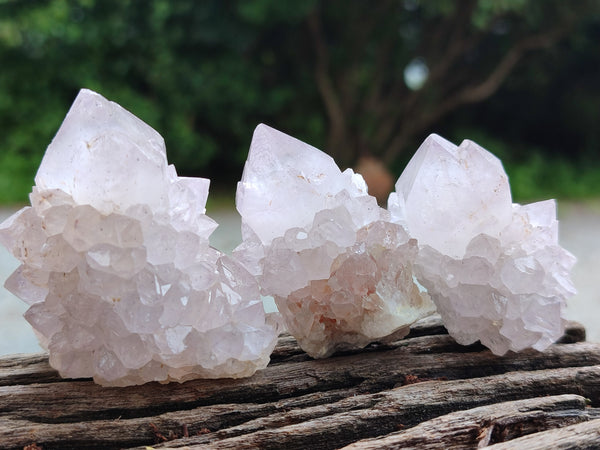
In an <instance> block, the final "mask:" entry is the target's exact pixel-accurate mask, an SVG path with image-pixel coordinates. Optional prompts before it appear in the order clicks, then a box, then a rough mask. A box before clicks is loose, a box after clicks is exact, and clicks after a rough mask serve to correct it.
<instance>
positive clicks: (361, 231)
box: [234, 125, 433, 357]
mask: <svg viewBox="0 0 600 450" xmlns="http://www.w3.org/2000/svg"><path fill="white" fill-rule="evenodd" d="M236 204H237V208H238V210H239V212H240V214H241V215H242V236H243V239H244V242H243V243H242V245H241V246H240V247H239V248H238V249H237V250H236V251H235V252H234V254H235V255H236V256H238V257H239V258H240V260H241V261H243V262H244V264H245V266H246V267H247V268H248V269H249V270H250V271H251V272H252V273H254V274H255V275H256V276H257V277H258V279H259V282H260V285H261V288H262V292H263V294H265V295H272V296H273V297H274V299H275V302H276V304H277V306H278V308H279V311H280V312H281V314H282V315H283V318H284V320H285V324H286V326H287V328H288V330H289V331H290V332H291V333H292V334H293V335H294V336H295V337H296V339H297V340H298V342H299V344H300V345H301V347H302V348H303V349H304V350H305V351H306V352H307V353H308V354H310V355H311V356H314V357H325V356H328V355H330V354H331V353H333V352H334V351H335V350H336V349H347V348H360V347H364V346H365V345H367V344H368V343H370V342H372V341H375V340H378V339H382V338H385V337H386V336H389V335H391V334H395V336H400V335H402V334H406V333H407V332H408V327H409V325H410V324H411V323H413V322H414V321H416V320H418V319H419V318H421V317H423V316H425V315H428V314H430V313H431V312H432V309H433V305H432V303H431V301H430V299H429V297H428V295H427V294H426V293H423V292H421V291H420V290H419V288H418V286H417V284H416V283H415V281H414V279H413V263H412V262H413V260H415V259H416V254H417V243H416V241H415V240H414V239H410V238H409V236H408V235H407V233H406V232H405V231H404V229H403V227H402V226H401V225H398V224H394V223H391V221H390V216H389V214H388V212H387V211H386V210H384V209H382V208H380V207H379V206H378V205H377V202H376V200H375V198H374V197H371V196H369V195H368V194H367V189H366V185H365V183H364V181H363V179H362V177H361V176H360V175H358V174H354V173H353V172H352V170H350V169H349V170H346V171H344V172H341V171H340V169H339V168H338V167H337V165H336V164H335V162H334V161H333V160H332V159H331V158H330V157H329V156H327V155H326V154H324V153H323V152H321V151H319V150H317V149H316V148H314V147H311V146H310V145H307V144H305V143H303V142H301V141H299V140H297V139H294V138H292V137H290V136H288V135H286V134H284V133H281V132H279V131H277V130H274V129H272V128H270V127H268V126H265V125H259V126H258V127H257V128H256V130H255V132H254V137H253V139H252V144H251V147H250V152H249V155H248V159H247V161H246V165H245V168H244V173H243V176H242V181H241V182H240V183H239V184H238V190H237V198H236Z"/></svg>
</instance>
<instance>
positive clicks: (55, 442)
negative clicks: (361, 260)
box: [0, 319, 600, 449]
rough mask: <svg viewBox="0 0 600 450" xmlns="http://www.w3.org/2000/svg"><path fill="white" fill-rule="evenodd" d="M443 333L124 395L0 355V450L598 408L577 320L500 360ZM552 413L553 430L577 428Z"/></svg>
mask: <svg viewBox="0 0 600 450" xmlns="http://www.w3.org/2000/svg"><path fill="white" fill-rule="evenodd" d="M444 332H445V330H444V328H443V327H442V326H441V323H440V322H439V320H431V319H430V320H428V321H424V322H421V323H419V324H418V325H417V326H415V327H414V328H413V330H412V331H411V334H410V335H409V337H408V338H406V339H403V340H400V341H397V342H393V343H391V344H385V345H384V344H374V345H371V346H369V347H368V348H366V349H364V350H361V351H353V352H346V353H343V354H339V355H336V356H334V357H333V358H329V359H325V360H317V361H315V360H312V359H311V358H309V357H308V356H307V355H306V354H304V353H303V352H302V351H301V350H300V349H299V348H298V346H297V344H296V342H295V341H294V340H293V338H291V337H290V336H283V337H282V338H281V339H280V341H279V344H278V346H277V348H276V350H275V352H274V354H273V358H272V363H271V364H270V365H269V367H267V368H266V369H265V370H263V371H261V372H259V373H257V374H256V375H254V376H253V377H251V378H248V379H240V380H195V381H190V382H187V383H184V384H168V385H160V384H158V383H149V384H146V385H143V386H132V387H128V388H102V387H100V386H97V385H95V384H94V383H93V382H91V381H90V380H63V379H61V378H60V377H58V376H57V374H56V372H55V371H53V370H52V369H51V368H50V366H49V365H48V363H47V357H46V356H45V355H42V354H40V355H32V356H13V357H6V358H0V448H15V449H16V448H19V449H22V448H24V447H25V446H26V445H30V444H34V443H35V444H37V445H39V446H41V447H42V448H43V449H52V448H67V449H68V448H128V447H135V446H142V447H141V448H145V446H148V445H155V446H156V447H169V448H175V447H184V446H188V447H192V448H193V447H194V446H196V447H198V448H206V446H212V447H214V448H256V447H259V448H286V449H287V448H310V447H313V448H315V449H321V448H323V449H325V448H327V449H329V448H339V447H342V446H344V445H347V444H351V443H353V442H356V441H358V440H361V439H365V438H375V437H378V436H385V435H389V434H390V433H394V432H396V431H397V430H398V427H399V426H402V427H404V428H403V429H404V430H405V432H407V431H408V430H410V429H412V428H411V427H416V426H424V425H425V424H426V423H428V421H432V420H436V418H438V419H439V418H440V417H441V416H444V415H448V414H457V415H458V416H460V415H461V414H466V413H467V412H468V411H469V410H472V409H473V408H477V407H482V406H485V405H493V406H490V407H491V408H499V409H501V410H505V405H506V404H507V403H506V402H511V401H515V400H519V399H535V398H536V397H542V396H548V395H554V396H556V395H561V394H572V395H579V396H583V397H586V398H588V399H589V401H590V402H591V405H592V406H593V408H588V409H584V410H582V409H581V408H572V409H573V411H575V410H577V411H578V412H577V414H575V413H572V414H575V416H577V417H579V418H584V417H587V418H592V416H593V411H596V410H595V409H594V408H596V407H598V406H600V344H592V343H586V342H575V343H569V342H574V341H579V340H580V339H582V338H584V336H585V334H584V330H583V328H582V327H581V326H580V325H577V324H570V325H569V327H568V332H567V333H566V338H565V339H564V340H563V341H564V342H567V343H565V344H555V345H553V346H552V347H550V348H549V349H548V350H547V351H545V352H543V353H540V352H535V351H525V352H522V353H519V354H514V353H511V354H508V355H505V356H503V357H498V356H494V355H492V354H491V353H490V352H489V351H487V350H485V349H484V348H483V347H481V346H480V345H473V346H468V347H463V346H460V345H458V344H456V343H455V342H454V341H453V340H452V339H451V338H450V337H449V336H448V335H446V334H443V333H444ZM569 398H571V400H569V401H575V400H572V399H573V398H574V397H569ZM581 401H582V400H581V398H580V397H577V400H576V401H575V403H577V404H578V405H580V404H581ZM559 403H560V402H559ZM560 404H563V403H560ZM556 411H558V412H556ZM556 411H554V412H553V411H550V410H549V411H547V412H546V416H544V417H545V419H544V420H545V422H546V423H547V425H546V428H548V427H550V426H552V425H551V424H552V423H554V424H555V425H556V426H564V425H568V424H570V423H573V422H569V421H568V420H566V419H565V420H563V419H561V418H560V417H559V416H560V411H562V410H560V408H559V409H557V410H556ZM588 416H589V417H588ZM465 417H467V416H465ZM465 420H466V419H465ZM502 420H508V419H502ZM582 420H583V419H582ZM573 421H575V419H573ZM466 423H467V422H465V426H466ZM419 424H421V425H419ZM513 428H515V429H517V428H518V426H517V427H513ZM496 429H499V428H496ZM511 429H512V428H511ZM528 429H529V428H528ZM538 429H539V430H541V429H544V427H542V426H539V427H538ZM565 429H566V428H565ZM531 430H533V429H531ZM533 431H535V430H533ZM533 431H529V432H533ZM523 434H525V432H523V433H521V434H519V433H513V432H511V433H509V434H508V435H509V436H510V438H511V439H512V438H516V437H518V436H522V435H523ZM494 439H496V438H494ZM494 439H491V440H490V443H491V442H499V441H498V440H494ZM208 448H211V447H208Z"/></svg>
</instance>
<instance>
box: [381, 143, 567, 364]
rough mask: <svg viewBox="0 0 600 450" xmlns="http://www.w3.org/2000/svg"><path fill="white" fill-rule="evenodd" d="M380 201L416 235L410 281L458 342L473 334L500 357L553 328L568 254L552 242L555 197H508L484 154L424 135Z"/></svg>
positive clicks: (553, 332) (535, 342) (553, 335)
mask: <svg viewBox="0 0 600 450" xmlns="http://www.w3.org/2000/svg"><path fill="white" fill-rule="evenodd" d="M388 207H389V210H390V212H391V214H392V218H393V220H394V221H395V222H396V223H398V224H401V225H403V226H404V227H405V228H406V230H407V231H408V233H409V234H410V236H412V237H414V238H416V239H417V240H418V242H419V252H418V257H417V260H416V272H417V277H418V280H419V282H420V283H421V284H422V285H423V286H425V287H426V288H427V291H428V292H429V294H430V295H431V297H432V298H433V300H434V301H435V303H436V305H437V309H438V311H439V313H440V314H441V316H442V319H443V321H444V324H445V326H446V328H447V329H448V331H449V332H450V334H451V335H452V336H453V337H454V338H455V339H456V340H457V341H458V342H459V343H461V344H471V343H473V342H475V341H477V340H480V341H481V343H482V344H484V345H485V346H487V347H489V348H490V349H491V350H492V351H493V352H494V353H496V354H499V355H501V354H504V353H506V352H507V351H508V350H513V351H519V350H522V349H524V348H527V347H533V348H535V349H537V350H543V349H545V348H546V347H548V346H549V345H550V344H551V343H553V342H554V341H556V340H557V339H558V338H559V337H560V336H561V335H562V333H563V331H564V324H565V321H564V319H563V313H564V307H565V301H566V299H567V298H568V297H570V296H572V295H573V294H574V293H575V289H574V287H573V284H572V283H571V280H570V270H571V268H572V266H573V264H574V263H575V258H574V257H573V256H572V255H571V254H570V253H569V252H567V251H566V250H564V249H563V248H561V247H560V246H559V245H558V222H557V220H556V207H555V203H554V201H553V200H548V201H543V202H538V203H533V204H529V205H519V204H513V203H512V200H511V193H510V187H509V184H508V178H507V176H506V174H505V172H504V169H503V167H502V164H501V162H500V160H498V159H497V158H496V157H495V156H493V155H492V154H491V153H489V152H487V151H486V150H485V149H483V148H481V147H480V146H478V145H477V144H475V143H474V142H471V141H464V142H463V143H462V144H461V145H460V146H458V147H457V146H456V145H454V144H452V143H451V142H448V141H446V140H445V139H443V138H441V137H439V136H437V135H431V136H429V137H428V138H427V139H426V140H425V142H424V143H423V144H422V145H421V147H420V148H419V149H418V150H417V152H416V154H415V155H414V157H413V158H412V159H411V161H410V162H409V164H408V166H407V167H406V169H405V170H404V172H403V173H402V175H401V176H400V179H399V180H398V182H397V184H396V192H395V193H392V194H391V195H390V199H389V205H388Z"/></svg>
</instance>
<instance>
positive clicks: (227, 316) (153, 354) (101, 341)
mask: <svg viewBox="0 0 600 450" xmlns="http://www.w3.org/2000/svg"><path fill="white" fill-rule="evenodd" d="M208 184H209V181H208V180H205V179H199V178H183V177H178V176H177V174H176V172H175V169H174V167H173V166H170V165H168V164H167V159H166V151H165V148H164V142H163V139H162V137H161V136H160V135H159V134H158V133H157V132H156V131H154V130H153V129H152V128H151V127H149V126H148V125H146V124H145V123H143V122H142V121H140V120H139V119H137V118H136V117H135V116H133V115H132V114H130V113H129V112H127V111H126V110H124V109H123V108H121V107H120V106H118V105H117V104H115V103H112V102H109V101H107V100H106V99H104V98H103V97H101V96H100V95H98V94H95V93H93V92H91V91H87V90H82V91H81V93H80V94H79V96H78V97H77V99H76V100H75V102H74V104H73V106H72V108H71V110H70V111H69V113H68V115H67V117H66V118H65V121H64V123H63V124H62V126H61V128H60V130H59V131H58V133H57V135H56V137H55V138H54V140H53V141H52V143H51V144H50V146H49V147H48V149H47V151H46V154H45V156H44V159H43V161H42V163H41V166H40V168H39V171H38V174H37V176H36V186H35V187H34V189H33V192H32V194H31V205H32V206H31V207H26V208H23V209H22V210H21V211H19V212H17V213H16V214H15V215H13V216H12V217H11V218H9V219H7V220H6V221H5V222H4V223H3V224H2V225H1V226H0V240H1V242H2V243H3V244H4V245H5V246H6V247H7V248H9V249H10V250H11V251H12V253H13V254H14V255H15V256H16V257H17V258H18V259H19V260H20V261H21V262H22V265H21V266H20V267H19V269H18V270H17V271H16V272H15V273H14V274H13V275H12V276H11V277H10V278H9V279H8V280H7V283H6V287H7V288H8V289H9V290H10V291H12V292H13V293H15V294H16V295H18V296H19V297H21V298H22V299H23V300H24V301H26V302H27V303H28V304H30V305H31V307H30V308H29V310H28V311H27V313H26V318H27V320H28V321H29V322H30V323H31V324H32V325H33V327H34V329H35V330H36V332H37V334H38V336H39V338H40V341H41V343H42V345H44V346H45V347H46V348H48V350H49V352H50V364H51V365H52V366H53V367H54V368H55V369H57V370H58V371H59V372H60V374H61V375H62V376H64V377H74V378H79V377H93V378H94V380H95V381H96V382H98V383H100V384H103V385H116V386H123V385H131V384H140V383H145V382H148V381H160V382H167V381H171V380H175V381H185V380H188V379H191V378H198V377H207V378H216V377H234V378H235V377H244V376H250V375H252V374H253V373H254V372H255V371H256V370H257V369H260V368H264V367H265V366H266V365H267V363H268V361H269V356H270V353H271V351H272V350H273V348H274V345H275V342H276V339H277V326H276V324H275V323H274V321H272V320H271V318H270V317H267V316H266V315H265V313H264V310H263V306H262V302H261V300H260V294H259V288H258V285H257V283H256V280H255V278H254V277H253V276H252V275H251V274H250V273H248V272H247V271H246V270H245V269H244V268H243V267H242V266H241V265H240V264H239V263H237V262H236V261H235V260H234V259H232V258H230V257H227V256H224V255H222V254H220V253H219V252H218V251H216V250H214V249H213V248H211V247H210V246H209V243H208V238H209V236H210V234H211V233H212V231H213V230H214V229H215V228H216V223H215V222H214V221H212V220H211V219H210V218H209V217H207V216H206V215H205V209H204V206H205V202H206V198H207V195H208Z"/></svg>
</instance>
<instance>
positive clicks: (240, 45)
mask: <svg viewBox="0 0 600 450" xmlns="http://www.w3.org/2000/svg"><path fill="white" fill-rule="evenodd" d="M81 87H87V88H90V89H93V90H95V91H97V92H99V93H100V94H102V95H103V96H105V97H107V98H108V99H110V100H113V101H115V102H117V103H119V104H121V105H122V106H124V107H125V108H127V109H128V110H130V111H131V112H133V113H134V114H136V115H137V116H139V117H140V118H142V119H143V120H144V121H146V122H148V123H149V124H150V125H152V126H153V127H154V128H156V129H157V130H158V131H159V132H160V133H161V134H162V135H163V136H164V137H165V140H166V143H167V150H168V157H169V161H170V162H171V163H174V164H175V165H176V167H177V169H178V172H179V173H180V174H182V175H193V176H203V177H207V178H211V180H212V183H213V190H216V191H217V192H219V191H221V192H224V193H226V194H229V195H230V196H232V192H233V190H234V189H235V182H236V181H237V180H238V179H239V177H240V176H241V170H242V166H243V163H244V160H245V158H246V155H247V151H248V147H249V144H250V140H251V136H252V131H253V129H254V127H255V126H256V125H257V124H258V123H259V122H264V123H267V124H269V125H271V126H274V127H275V128H278V129H280V130H282V131H284V132H287V133H288V134H291V135H293V136H295V137H298V138H299V139H302V140H304V141H306V142H308V143H310V144H312V145H314V146H316V147H318V148H321V149H323V150H325V151H327V152H328V153H330V154H331V155H332V156H334V158H335V159H336V161H337V162H338V163H339V164H340V165H341V166H342V167H350V166H356V164H357V163H358V162H359V160H360V159H361V158H365V157H371V158H375V160H376V161H381V162H383V163H384V164H385V166H386V167H387V168H388V169H389V170H390V171H391V173H392V174H393V176H394V179H395V178H396V177H397V176H398V175H399V174H400V172H401V170H402V168H403V167H404V165H405V163H406V162H407V161H408V159H409V158H410V157H411V156H412V154H413V153H414V151H415V150H416V148H417V147H418V145H419V144H420V142H422V140H423V139H424V138H425V137H426V136H427V135H428V134H429V133H431V132H437V133H439V134H441V135H443V136H445V137H446V138H448V139H450V140H452V141H454V142H455V143H458V142H460V141H461V140H462V139H464V138H469V139H472V140H475V141H476V142H478V143H480V144H481V145H483V146H484V147H486V148H488V149H489V150H491V151H492V152H494V153H495V154H496V155H498V156H499V157H500V158H501V159H502V161H503V162H504V165H505V167H506V169H507V172H508V173H509V176H510V177H511V185H512V189H513V194H514V197H515V199H516V200H518V201H526V200H533V199H536V198H542V197H544V198H545V197H559V198H582V197H590V196H598V195H600V152H599V151H598V149H599V148H600V147H599V146H600V124H599V123H598V122H599V118H600V114H599V113H600V1H598V0H594V1H591V0H579V1H572V2H566V1H562V0H560V1H559V0H545V1H541V0H531V1H528V0H479V1H470V0H462V1H453V0H432V1H418V0H394V1H387V0H379V1H366V0H346V1H337V0H330V1H317V0H302V1H300V0H298V1H282V0H240V1H235V0H230V1H217V0H214V1H211V0H206V1H194V0H46V1H42V0H0V203H2V204H16V203H21V202H25V201H26V200H27V194H28V193H29V192H30V189H31V185H32V184H33V176H34V174H35V171H36V170H37V167H38V165H39V162H40V160H41V157H42V155H43V152H44V150H45V148H46V146H47V145H48V144H49V142H50V140H51V139H52V137H53V135H54V133H55V132H56V130H57V129H58V127H59V126H60V123H61V121H62V119H63V118H64V116H65V114H66V112H67V110H68V108H69V106H70V104H71V102H72V101H73V99H74V98H75V96H76V94H77V91H78V90H79V88H81Z"/></svg>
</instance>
